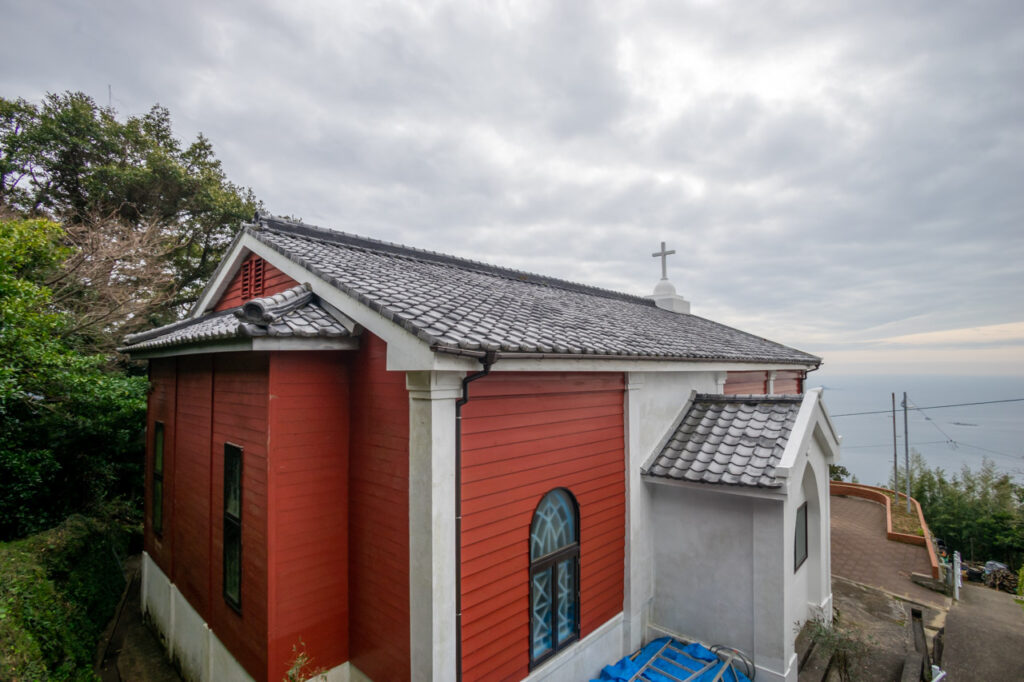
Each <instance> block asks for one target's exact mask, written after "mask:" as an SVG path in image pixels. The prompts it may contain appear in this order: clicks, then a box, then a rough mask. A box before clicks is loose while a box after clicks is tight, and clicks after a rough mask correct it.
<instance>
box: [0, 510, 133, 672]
mask: <svg viewBox="0 0 1024 682" xmlns="http://www.w3.org/2000/svg"><path fill="white" fill-rule="evenodd" d="M126 541H127V534H126V533H124V532H123V531H122V530H121V528H120V527H119V526H118V524H116V523H112V522H104V521H98V520H95V519H88V518H85V517H83V516H77V515H76V516H72V517H70V518H68V519H67V520H66V521H65V522H64V523H62V524H61V525H59V526H57V527H56V528H53V529H50V530H48V531H44V532H42V533H38V534H36V535H32V536H29V537H27V538H24V539H22V540H15V541H13V542H6V543H0V670H2V671H3V679H5V680H11V681H12V682H19V681H21V680H75V681H79V680H95V679H96V676H95V674H94V673H93V670H92V664H93V657H94V654H95V649H96V642H97V640H98V639H99V636H100V634H101V633H102V631H103V628H104V626H105V625H106V623H107V621H108V620H109V619H110V617H111V615H112V614H113V612H114V609H115V608H116V607H117V602H118V600H119V598H120V596H121V591H122V589H123V586H124V577H123V574H122V572H121V567H120V564H119V562H118V559H117V555H121V556H123V555H124V549H125V546H126Z"/></svg>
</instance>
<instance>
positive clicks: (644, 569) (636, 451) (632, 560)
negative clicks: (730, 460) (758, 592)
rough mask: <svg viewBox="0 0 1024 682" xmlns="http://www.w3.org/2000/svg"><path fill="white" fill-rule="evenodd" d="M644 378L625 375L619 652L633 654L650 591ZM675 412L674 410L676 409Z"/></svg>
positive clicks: (651, 563) (640, 639) (639, 640)
mask: <svg viewBox="0 0 1024 682" xmlns="http://www.w3.org/2000/svg"><path fill="white" fill-rule="evenodd" d="M643 386H644V375H643V374H641V373H638V372H629V373H627V374H626V406H625V411H626V424H625V427H626V457H625V460H626V461H625V466H626V565H625V567H624V568H625V572H626V580H625V583H624V586H623V587H624V595H623V596H624V600H623V602H624V603H623V605H622V606H623V609H622V610H623V614H622V615H623V627H622V634H623V648H624V650H625V651H635V650H636V649H639V648H640V646H641V644H643V638H644V629H645V628H646V626H647V618H648V613H647V607H648V604H649V603H650V600H651V596H652V594H653V589H654V579H653V566H654V561H653V560H652V555H651V528H650V523H651V510H650V507H651V501H650V494H649V493H648V491H647V490H645V489H644V483H643V481H642V480H641V478H640V467H641V466H642V465H643V464H644V460H645V459H646V457H647V456H648V455H649V454H650V453H648V452H647V449H645V443H644V442H643V438H644V432H643V426H642V423H643V415H642V413H641V410H642V406H641V398H640V393H641V392H642V389H643ZM677 409H678V408H677Z"/></svg>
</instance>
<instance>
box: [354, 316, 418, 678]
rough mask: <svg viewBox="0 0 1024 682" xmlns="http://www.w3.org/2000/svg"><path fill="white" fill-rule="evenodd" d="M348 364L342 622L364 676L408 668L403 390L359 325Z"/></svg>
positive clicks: (379, 346)
mask: <svg viewBox="0 0 1024 682" xmlns="http://www.w3.org/2000/svg"><path fill="white" fill-rule="evenodd" d="M360 344H361V346H360V350H359V351H358V355H357V357H356V358H355V360H356V362H355V363H354V364H353V365H352V375H351V381H352V384H351V394H350V395H351V405H352V408H351V422H350V428H351V438H350V446H349V453H350V454H349V610H350V614H351V622H352V624H353V627H352V628H351V629H350V630H349V638H350V639H349V649H350V657H351V661H352V664H353V665H355V666H356V667H357V668H359V670H360V671H362V672H363V673H364V674H366V675H367V676H368V677H369V678H370V679H374V680H407V679H409V676H410V670H409V393H408V391H407V390H406V388H405V373H404V372H388V371H387V370H386V351H387V349H386V346H385V344H384V342H383V341H381V340H380V339H378V338H376V337H374V336H373V335H372V334H370V333H368V332H364V333H363V335H362V337H361V340H360Z"/></svg>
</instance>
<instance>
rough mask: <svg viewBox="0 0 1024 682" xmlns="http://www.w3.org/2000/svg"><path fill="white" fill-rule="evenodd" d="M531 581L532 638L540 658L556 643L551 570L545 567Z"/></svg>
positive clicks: (534, 651)
mask: <svg viewBox="0 0 1024 682" xmlns="http://www.w3.org/2000/svg"><path fill="white" fill-rule="evenodd" d="M531 582H532V585H531V586H530V587H531V590H530V591H531V593H532V595H531V596H532V599H531V601H532V603H531V604H530V631H531V632H530V635H531V636H530V639H531V640H532V643H533V657H534V658H540V657H541V656H543V655H544V654H546V653H547V652H549V651H551V649H552V648H554V645H555V643H554V637H553V634H554V633H553V632H552V627H551V620H552V615H553V614H552V612H551V611H552V609H551V607H552V603H551V601H552V595H551V571H550V570H548V569H545V570H543V571H540V572H539V573H535V574H534V575H533V578H532V580H531Z"/></svg>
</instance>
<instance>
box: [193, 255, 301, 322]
mask: <svg viewBox="0 0 1024 682" xmlns="http://www.w3.org/2000/svg"><path fill="white" fill-rule="evenodd" d="M257 258H259V256H257V255H256V254H254V253H250V254H249V256H248V258H246V259H245V261H244V262H248V261H252V260H256V259H257ZM263 268H264V269H263V282H264V284H263V295H264V296H273V295H274V294H278V293H280V292H282V291H284V290H285V289H290V288H292V287H293V286H295V285H296V284H298V282H296V281H295V280H294V279H292V278H291V277H289V276H288V275H286V274H284V273H283V272H281V271H280V270H278V269H277V268H275V267H274V266H273V265H271V264H270V263H267V262H266V261H264V266H263ZM243 303H245V301H243V300H242V267H241V263H239V267H238V271H237V272H235V275H234V277H232V278H231V283H230V284H228V288H227V289H225V290H224V295H223V296H221V298H220V300H219V301H218V302H217V305H215V306H214V308H213V309H214V310H228V309H229V308H237V307H238V306H240V305H242V304H243Z"/></svg>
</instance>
